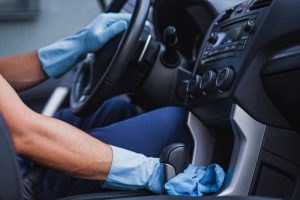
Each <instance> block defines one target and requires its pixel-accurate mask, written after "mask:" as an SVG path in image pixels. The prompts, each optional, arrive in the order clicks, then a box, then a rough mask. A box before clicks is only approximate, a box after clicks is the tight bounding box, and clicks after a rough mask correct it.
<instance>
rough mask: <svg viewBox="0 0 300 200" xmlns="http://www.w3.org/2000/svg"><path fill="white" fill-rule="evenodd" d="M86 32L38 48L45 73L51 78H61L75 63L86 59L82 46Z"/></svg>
mask: <svg viewBox="0 0 300 200" xmlns="http://www.w3.org/2000/svg"><path fill="white" fill-rule="evenodd" d="M83 41H84V33H83V32H79V33H77V34H76V35H73V36H70V37H67V38H64V39H62V40H59V41H57V42H55V43H53V44H51V45H49V46H46V47H43V48H40V49H39V50H38V57H39V60H40V62H41V64H42V68H43V70H44V71H45V73H46V74H47V75H48V76H49V77H51V78H59V77H61V76H63V75H64V74H65V73H66V72H68V71H69V70H70V69H71V68H72V67H73V66H74V65H75V64H77V63H78V62H79V61H81V60H82V59H84V57H85V55H86V52H85V51H84V50H83V48H82V46H83V45H82V42H83Z"/></svg>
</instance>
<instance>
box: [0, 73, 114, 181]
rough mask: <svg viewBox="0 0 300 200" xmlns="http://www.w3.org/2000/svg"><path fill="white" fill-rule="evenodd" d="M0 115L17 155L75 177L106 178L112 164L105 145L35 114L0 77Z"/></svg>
mask: <svg viewBox="0 0 300 200" xmlns="http://www.w3.org/2000/svg"><path fill="white" fill-rule="evenodd" d="M0 112H1V113H2V114H3V116H4V119H5V121H6V123H7V125H8V128H9V131H10V133H11V136H12V138H13V142H14V144H15V146H16V150H17V153H18V154H20V155H22V156H24V157H26V158H28V159H30V160H33V161H35V162H37V163H39V164H42V165H45V166H48V167H51V168H54V169H57V170H60V171H63V172H65V173H67V174H69V175H72V176H75V177H80V178H86V179H94V180H104V179H105V178H106V176H107V174H108V172H109V170H110V167H111V160H112V152H111V149H110V147H109V146H108V145H106V144H104V143H102V142H100V141H98V140H96V139H94V138H92V137H91V136H89V135H87V134H86V133H84V132H82V131H81V130H79V129H77V128H75V127H72V126H70V125H68V124H66V123H64V122H62V121H59V120H56V119H52V118H49V117H45V116H42V115H39V114H37V113H34V112H33V111H31V110H30V109H29V108H27V107H26V106H25V105H24V104H23V103H22V101H21V100H20V99H19V97H18V96H17V94H16V93H15V92H14V90H13V89H12V88H11V87H10V86H9V84H8V83H7V82H6V81H5V79H4V78H3V77H2V76H1V75H0Z"/></svg>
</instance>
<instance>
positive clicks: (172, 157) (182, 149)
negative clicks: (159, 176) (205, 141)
mask: <svg viewBox="0 0 300 200" xmlns="http://www.w3.org/2000/svg"><path fill="white" fill-rule="evenodd" d="M160 162H161V164H163V167H164V173H165V182H167V181H168V180H170V179H172V178H174V177H175V176H176V175H177V174H180V173H182V172H183V171H184V170H185V169H186V168H187V167H188V165H189V151H188V149H187V146H186V145H185V144H181V143H176V144H171V145H169V146H167V147H165V148H164V149H163V151H162V153H161V156H160Z"/></svg>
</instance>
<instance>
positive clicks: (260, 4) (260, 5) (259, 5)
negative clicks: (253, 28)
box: [249, 0, 273, 10]
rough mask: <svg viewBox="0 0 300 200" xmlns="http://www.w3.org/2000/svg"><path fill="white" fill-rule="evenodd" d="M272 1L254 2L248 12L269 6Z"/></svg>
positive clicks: (261, 0)
mask: <svg viewBox="0 0 300 200" xmlns="http://www.w3.org/2000/svg"><path fill="white" fill-rule="evenodd" d="M272 1H273V0H256V1H254V3H253V4H252V6H251V7H250V8H249V10H257V9H260V8H265V7H268V6H270V5H271V3H272Z"/></svg>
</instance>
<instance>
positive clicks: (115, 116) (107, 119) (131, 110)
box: [54, 97, 138, 131]
mask: <svg viewBox="0 0 300 200" xmlns="http://www.w3.org/2000/svg"><path fill="white" fill-rule="evenodd" d="M137 114H138V112H137V109H136V107H135V106H134V105H133V104H131V103H130V102H129V101H127V100H126V99H123V98H121V97H115V98H112V99H110V100H107V101H106V102H104V103H103V105H102V106H101V107H100V108H99V109H98V110H97V111H96V112H95V113H93V114H92V115H91V116H89V117H86V118H80V117H78V116H76V115H74V114H73V113H72V112H71V110H70V109H63V110H60V111H58V112H57V113H56V114H55V116H54V117H55V118H57V119H59V120H62V121H64V122H67V123H69V124H71V125H73V126H75V127H77V128H79V129H81V130H83V131H87V130H91V129H95V128H99V127H104V126H108V125H110V124H113V123H115V122H118V121H122V120H125V119H128V118H130V117H133V116H136V115H137Z"/></svg>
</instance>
